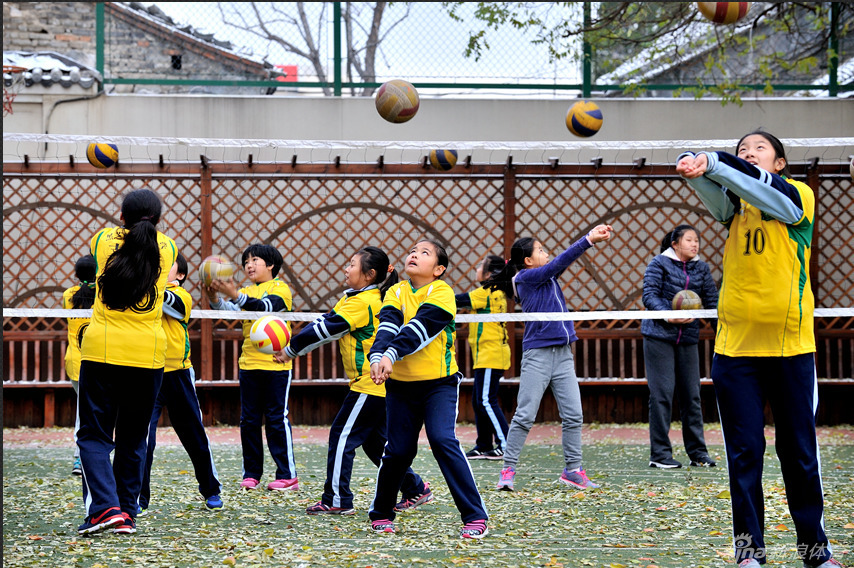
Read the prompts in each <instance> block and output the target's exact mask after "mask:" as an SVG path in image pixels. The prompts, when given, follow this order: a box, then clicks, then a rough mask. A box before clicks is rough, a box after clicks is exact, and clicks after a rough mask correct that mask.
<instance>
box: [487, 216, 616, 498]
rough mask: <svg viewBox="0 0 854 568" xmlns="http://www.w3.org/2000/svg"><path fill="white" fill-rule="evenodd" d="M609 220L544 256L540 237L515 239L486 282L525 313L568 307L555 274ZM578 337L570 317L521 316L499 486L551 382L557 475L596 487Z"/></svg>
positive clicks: (507, 478) (605, 230) (510, 473)
mask: <svg viewBox="0 0 854 568" xmlns="http://www.w3.org/2000/svg"><path fill="white" fill-rule="evenodd" d="M612 231H613V229H612V228H611V226H610V225H597V226H596V227H594V228H593V229H592V230H591V231H590V232H589V233H588V234H587V235H586V236H584V237H581V238H580V239H579V240H578V241H577V242H575V243H573V244H572V245H571V246H570V247H569V248H568V249H566V251H564V252H562V253H560V254H559V255H557V256H556V257H555V258H554V260H552V261H551V262H549V255H548V253H546V251H545V250H543V245H542V244H541V243H540V241H538V240H536V239H533V238H531V237H525V238H522V239H519V240H518V241H516V242H515V243H513V247H512V248H511V249H510V260H509V261H508V262H507V265H506V266H505V267H504V269H503V270H502V271H501V272H499V273H498V274H496V275H494V276H492V277H491V278H490V279H489V280H487V281H486V284H485V286H489V287H490V288H491V289H494V290H501V291H503V292H504V293H505V294H507V295H508V297H509V296H510V295H511V294H512V295H514V296H515V297H516V301H517V302H519V303H521V305H522V311H523V312H525V313H529V314H530V313H537V312H567V311H568V310H567V307H566V300H565V299H564V297H563V290H562V289H561V287H560V284H559V283H558V281H557V279H558V277H559V276H560V275H561V274H563V273H564V271H565V270H566V269H567V268H568V267H569V265H570V264H572V263H573V262H574V261H575V260H576V259H577V258H578V257H579V256H581V255H582V254H584V251H586V250H587V249H589V248H590V247H592V246H593V245H594V244H596V243H598V242H602V241H607V240H608V239H610V238H611V232H612ZM577 339H578V338H577V337H576V335H575V327H574V326H573V325H572V322H571V321H557V320H556V321H529V322H525V333H524V335H523V337H522V349H523V350H524V353H523V354H522V368H521V376H520V380H519V394H518V398H517V403H516V412H515V414H514V415H513V419H512V420H511V421H510V431H509V433H508V434H507V447H506V448H505V450H504V469H502V470H501V475H500V477H499V480H498V485H497V488H498V489H502V490H505V491H513V489H514V485H513V481H514V478H515V476H516V465H517V463H518V461H519V455H520V454H521V453H522V446H524V444H525V439H526V438H527V437H528V432H530V430H531V426H532V425H533V424H534V419H535V418H536V416H537V411H538V410H539V408H540V402H541V401H542V398H543V393H545V391H546V388H548V387H551V389H552V394H553V395H554V398H555V402H556V403H557V408H558V412H559V413H560V419H561V429H562V431H563V460H564V464H565V467H564V469H563V473H561V476H560V481H561V483H564V484H566V485H569V486H571V487H575V488H577V489H587V488H596V487H599V486H598V485H597V484H595V483H593V482H592V481H590V479H589V478H588V477H587V472H586V471H585V470H584V469H583V468H582V467H581V465H582V463H581V425H582V423H583V416H582V411H581V392H580V390H579V388H578V378H577V377H576V376H575V360H574V359H573V356H572V344H573V342H575V341H576V340H577Z"/></svg>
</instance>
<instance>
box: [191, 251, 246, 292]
mask: <svg viewBox="0 0 854 568" xmlns="http://www.w3.org/2000/svg"><path fill="white" fill-rule="evenodd" d="M235 272H237V267H236V266H235V265H234V263H232V262H231V261H229V260H226V259H224V258H223V257H221V256H216V255H214V256H209V257H207V258H206V259H204V260H203V261H202V264H201V265H199V280H200V281H201V283H202V284H204V285H205V286H210V285H211V283H212V282H213V281H214V280H228V279H229V278H232V277H233V276H234V273H235Z"/></svg>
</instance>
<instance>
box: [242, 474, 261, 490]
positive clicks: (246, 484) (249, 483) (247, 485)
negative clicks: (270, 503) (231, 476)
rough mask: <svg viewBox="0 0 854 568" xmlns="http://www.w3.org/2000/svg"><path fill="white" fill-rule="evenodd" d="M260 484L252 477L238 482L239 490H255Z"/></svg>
mask: <svg viewBox="0 0 854 568" xmlns="http://www.w3.org/2000/svg"><path fill="white" fill-rule="evenodd" d="M260 483H261V482H260V481H258V480H257V479H255V478H253V477H247V478H245V479H244V480H243V481H241V482H240V488H241V489H255V488H257V487H258V485H259V484H260Z"/></svg>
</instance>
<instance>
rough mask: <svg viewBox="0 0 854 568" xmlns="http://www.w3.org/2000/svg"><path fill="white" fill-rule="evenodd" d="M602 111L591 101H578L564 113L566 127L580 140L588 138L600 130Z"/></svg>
mask: <svg viewBox="0 0 854 568" xmlns="http://www.w3.org/2000/svg"><path fill="white" fill-rule="evenodd" d="M603 120H604V119H603V117H602V111H601V110H600V109H599V106H598V105H597V104H596V103H594V102H593V101H578V102H577V103H575V104H574V105H572V106H571V107H569V111H567V113H566V127H567V128H569V131H570V132H572V133H573V134H575V135H576V136H579V137H581V138H589V137H590V136H593V135H594V134H596V133H597V132H599V129H600V128H602V122H603Z"/></svg>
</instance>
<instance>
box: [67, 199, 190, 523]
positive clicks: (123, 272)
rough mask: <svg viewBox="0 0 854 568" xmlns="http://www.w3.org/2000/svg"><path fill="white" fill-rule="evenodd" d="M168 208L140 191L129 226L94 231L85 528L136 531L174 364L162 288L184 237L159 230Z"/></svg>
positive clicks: (86, 371)
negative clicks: (161, 402)
mask: <svg viewBox="0 0 854 568" xmlns="http://www.w3.org/2000/svg"><path fill="white" fill-rule="evenodd" d="M161 209H162V204H161V202H160V198H159V197H158V196H157V194H156V193H154V192H153V191H151V190H150V189H147V188H144V189H137V190H134V191H131V192H130V193H128V194H127V195H126V196H125V198H124V200H123V201H122V208H121V219H122V222H123V223H124V226H123V227H111V228H106V229H101V230H100V231H98V233H96V234H95V236H94V237H92V241H91V245H90V246H91V250H92V256H94V257H95V263H96V266H97V267H98V270H97V277H96V279H95V282H96V284H95V303H94V304H93V305H92V319H91V321H90V322H89V328H88V329H87V330H86V334H85V335H84V336H83V345H82V347H81V363H80V385H79V387H80V391H79V397H78V401H77V419H78V424H79V425H78V427H77V431H76V433H75V434H76V437H77V445H78V446H79V447H80V461H81V463H82V465H83V503H84V505H85V507H86V519H85V520H84V522H83V524H82V525H80V526H79V527H78V528H77V532H78V533H79V534H92V533H96V532H100V531H102V530H104V529H106V528H110V527H115V528H114V529H113V532H115V533H118V534H131V533H135V532H136V521H135V519H136V516H137V513H138V510H139V509H138V507H139V505H138V503H137V499H138V497H139V491H140V488H141V486H142V472H143V469H144V467H145V446H146V441H147V437H148V423H149V421H150V420H151V413H152V411H153V410H154V401H155V399H156V398H157V393H158V392H160V383H161V382H162V380H163V367H164V365H165V364H166V333H165V332H164V331H163V325H162V322H161V318H162V317H163V295H164V292H165V291H166V281H167V278H168V276H169V269H170V268H171V267H172V265H173V264H175V259H176V257H177V254H178V253H177V250H176V248H175V241H173V240H172V239H170V238H169V237H167V236H166V235H164V234H162V233H160V232H158V231H157V228H156V226H157V223H158V222H159V221H160V213H161ZM113 451H115V455H114V457H113V460H112V463H111V462H110V453H111V452H113Z"/></svg>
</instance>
